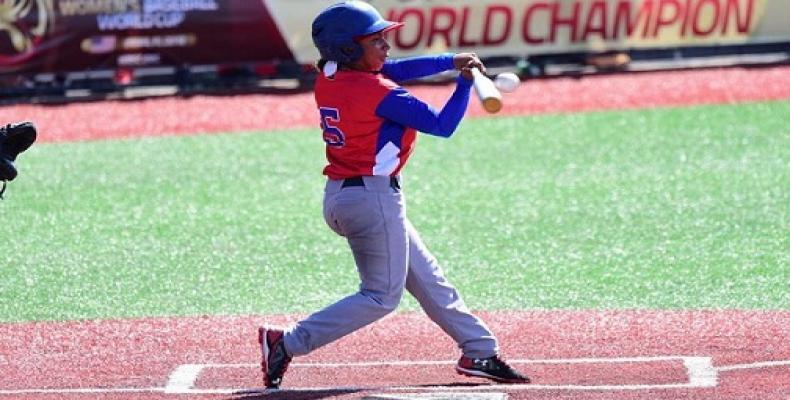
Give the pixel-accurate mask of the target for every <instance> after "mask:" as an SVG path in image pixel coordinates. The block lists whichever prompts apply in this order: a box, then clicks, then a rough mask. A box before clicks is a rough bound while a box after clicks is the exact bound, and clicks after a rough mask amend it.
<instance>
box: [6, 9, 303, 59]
mask: <svg viewBox="0 0 790 400" xmlns="http://www.w3.org/2000/svg"><path fill="white" fill-rule="evenodd" d="M279 58H282V59H292V58H293V56H292V55H291V53H290V51H289V50H288V47H287V46H286V45H285V42H284V41H283V40H282V36H281V35H280V34H279V32H278V30H277V27H276V26H275V25H274V23H273V21H272V19H271V18H270V17H269V15H268V13H267V11H266V8H265V7H264V5H263V4H262V3H261V2H260V1H251V0H0V73H9V72H52V71H79V70H91V69H113V68H116V67H121V66H128V67H139V66H152V65H180V64H213V63H217V64H218V63H233V62H247V61H256V60H261V59H279Z"/></svg>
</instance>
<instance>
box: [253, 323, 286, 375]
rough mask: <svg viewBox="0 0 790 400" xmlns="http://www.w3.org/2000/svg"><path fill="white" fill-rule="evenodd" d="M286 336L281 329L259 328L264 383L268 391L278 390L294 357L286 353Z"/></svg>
mask: <svg viewBox="0 0 790 400" xmlns="http://www.w3.org/2000/svg"><path fill="white" fill-rule="evenodd" d="M283 337H284V334H283V331H282V330H281V329H273V328H268V327H261V328H258V343H260V345H261V371H263V383H264V385H265V386H266V388H268V389H277V388H279V387H280V383H281V382H282V380H283V375H285V371H286V370H288V364H290V363H291V359H292V357H291V356H289V355H288V352H287V351H285V341H284V340H283Z"/></svg>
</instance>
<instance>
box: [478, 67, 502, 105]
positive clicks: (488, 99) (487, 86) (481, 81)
mask: <svg viewBox="0 0 790 400" xmlns="http://www.w3.org/2000/svg"><path fill="white" fill-rule="evenodd" d="M472 76H474V84H473V86H474V88H475V92H476V93H477V97H478V99H480V102H481V103H482V104H483V108H484V109H485V110H486V111H488V112H489V113H492V114H493V113H497V112H499V110H501V109H502V94H501V93H500V92H499V89H497V88H496V86H494V82H493V81H491V79H489V78H488V77H487V76H485V75H483V73H482V72H480V70H479V69H477V68H472Z"/></svg>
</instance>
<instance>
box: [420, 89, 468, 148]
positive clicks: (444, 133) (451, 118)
mask: <svg viewBox="0 0 790 400" xmlns="http://www.w3.org/2000/svg"><path fill="white" fill-rule="evenodd" d="M456 81H457V85H456V86H455V91H453V95H452V96H450V99H449V100H447V103H446V104H445V105H444V107H443V108H442V111H441V112H440V113H439V116H438V118H437V125H438V127H437V128H438V129H437V130H436V131H435V132H425V133H429V134H433V135H437V136H441V137H450V136H452V134H453V133H455V129H456V128H458V124H460V123H461V119H463V117H464V114H465V113H466V108H467V106H468V105H469V92H470V89H471V87H472V81H470V80H468V79H466V78H464V77H463V76H460V75H459V76H458V77H457V78H456Z"/></svg>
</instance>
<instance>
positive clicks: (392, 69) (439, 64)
mask: <svg viewBox="0 0 790 400" xmlns="http://www.w3.org/2000/svg"><path fill="white" fill-rule="evenodd" d="M453 57H454V54H453V53H445V54H441V55H438V56H423V57H413V58H404V59H401V60H387V61H386V62H385V63H384V67H383V68H381V73H382V74H384V76H386V77H387V78H389V79H392V80H393V81H395V82H397V83H400V82H405V81H408V80H412V79H417V78H424V77H426V76H431V75H434V74H438V73H439V72H444V71H448V70H452V69H455V64H453Z"/></svg>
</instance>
